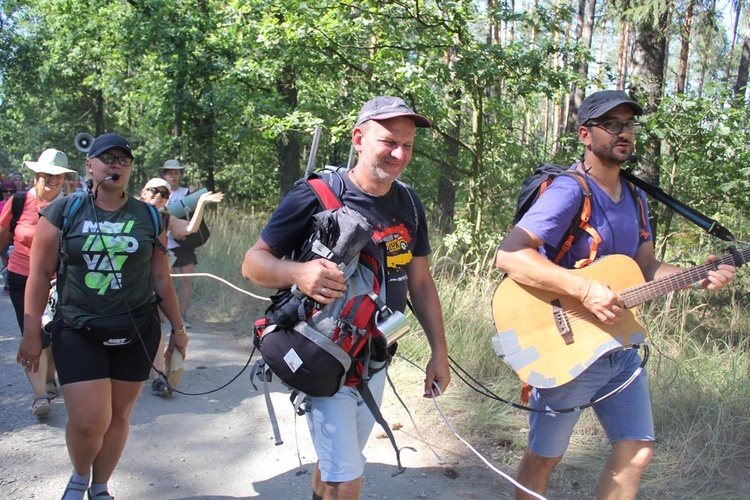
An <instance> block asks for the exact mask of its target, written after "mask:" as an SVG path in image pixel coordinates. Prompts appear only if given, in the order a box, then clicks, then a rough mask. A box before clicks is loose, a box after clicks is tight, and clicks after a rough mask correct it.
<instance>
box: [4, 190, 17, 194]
mask: <svg viewBox="0 0 750 500" xmlns="http://www.w3.org/2000/svg"><path fill="white" fill-rule="evenodd" d="M5 193H10V194H16V190H15V189H3V194H5Z"/></svg>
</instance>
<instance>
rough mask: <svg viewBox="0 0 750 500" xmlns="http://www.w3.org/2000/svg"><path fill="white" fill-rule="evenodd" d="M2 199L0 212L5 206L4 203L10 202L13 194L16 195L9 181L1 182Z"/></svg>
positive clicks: (14, 187) (13, 185) (13, 186)
mask: <svg viewBox="0 0 750 500" xmlns="http://www.w3.org/2000/svg"><path fill="white" fill-rule="evenodd" d="M2 190H3V199H2V200H0V212H2V210H3V206H5V202H7V201H8V200H10V199H11V198H12V197H13V195H14V194H16V185H15V184H14V183H13V182H11V181H3V183H2Z"/></svg>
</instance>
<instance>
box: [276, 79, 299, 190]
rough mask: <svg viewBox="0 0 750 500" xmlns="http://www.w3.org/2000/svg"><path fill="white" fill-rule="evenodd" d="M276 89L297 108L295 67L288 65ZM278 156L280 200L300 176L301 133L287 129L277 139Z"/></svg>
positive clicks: (289, 105) (290, 105) (286, 101)
mask: <svg viewBox="0 0 750 500" xmlns="http://www.w3.org/2000/svg"><path fill="white" fill-rule="evenodd" d="M276 90H277V91H278V92H279V95H280V96H281V99H282V100H283V101H284V104H285V108H286V109H287V110H288V111H291V110H294V109H296V108H297V77H296V74H295V72H294V68H292V67H290V66H289V65H287V66H286V67H285V68H284V71H283V72H282V73H281V74H280V75H279V77H278V79H277V81H276ZM276 157H277V158H278V160H279V177H278V178H279V200H281V199H282V198H283V197H284V196H285V195H286V194H287V193H288V192H289V191H291V189H292V187H293V186H294V183H295V181H297V179H299V178H300V158H301V147H300V140H299V133H298V132H297V131H296V130H286V131H285V132H284V133H283V134H282V135H281V136H279V137H278V138H277V139H276Z"/></svg>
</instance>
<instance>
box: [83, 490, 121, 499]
mask: <svg viewBox="0 0 750 500" xmlns="http://www.w3.org/2000/svg"><path fill="white" fill-rule="evenodd" d="M88 497H89V500H115V497H113V496H112V495H110V494H109V491H102V492H101V493H99V494H98V495H96V496H91V490H90V489H89V490H88Z"/></svg>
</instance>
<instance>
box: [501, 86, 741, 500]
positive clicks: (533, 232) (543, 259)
mask: <svg viewBox="0 0 750 500" xmlns="http://www.w3.org/2000/svg"><path fill="white" fill-rule="evenodd" d="M642 114H643V108H641V106H640V105H639V104H638V103H636V102H635V101H633V100H632V99H630V98H629V97H628V95H627V94H626V93H625V92H623V91H620V90H605V91H601V92H596V93H594V94H591V95H590V96H589V97H587V98H586V99H585V100H584V101H583V103H582V104H581V107H580V109H579V111H578V137H579V138H580V140H581V142H582V143H583V146H584V153H583V156H582V157H581V160H580V161H578V162H576V163H575V164H573V166H571V170H576V171H577V172H578V173H580V174H581V175H582V176H585V178H586V180H587V181H588V184H589V186H590V189H591V197H592V208H591V216H590V219H589V224H590V225H591V226H592V227H593V228H594V230H595V231H596V232H598V234H599V236H600V237H601V241H600V242H598V248H597V256H598V257H603V256H606V255H611V254H623V255H626V256H628V257H630V258H632V259H634V260H635V262H636V263H637V264H638V266H639V267H640V269H641V271H642V272H643V276H644V277H645V278H646V280H649V281H650V280H653V279H656V278H660V277H663V276H666V275H668V274H671V273H674V272H676V271H678V270H679V268H678V267H675V266H672V265H669V264H665V263H664V262H661V261H658V260H657V259H656V257H655V255H654V243H653V240H652V237H651V228H650V227H649V224H648V213H647V212H645V213H644V215H645V220H644V221H642V222H639V218H640V212H639V208H638V206H637V204H638V201H637V199H636V197H635V196H631V195H630V188H629V187H628V186H627V184H626V182H625V180H624V179H621V178H620V168H621V167H622V165H623V164H624V163H625V162H626V161H628V159H629V158H630V156H631V155H632V154H633V151H634V147H635V139H636V133H637V131H638V130H639V129H640V126H641V124H640V123H639V122H637V121H636V120H635V117H636V116H639V115H642ZM581 196H582V195H581V187H580V185H579V184H578V182H577V181H576V180H575V179H573V178H572V177H570V176H559V177H557V178H555V180H554V181H553V182H552V184H550V186H549V187H548V188H547V190H546V191H545V192H544V196H540V197H539V199H538V200H537V201H536V203H535V204H534V205H533V206H532V207H531V208H530V209H529V210H528V212H526V214H525V215H524V216H523V218H522V219H521V220H520V221H519V222H518V224H517V225H516V226H515V227H514V228H513V230H512V231H511V232H510V234H508V236H507V237H506V239H505V241H504V242H503V243H502V245H501V246H500V248H499V250H498V252H497V255H496V259H495V265H496V266H497V267H499V268H500V269H502V270H503V271H505V272H506V273H508V275H509V276H510V277H511V278H513V279H514V280H515V281H517V282H519V283H521V284H524V285H528V286H532V287H534V288H537V289H541V290H546V291H550V292H554V293H556V294H564V295H570V296H572V297H575V298H576V299H577V300H579V301H580V302H581V303H582V305H583V306H584V307H585V308H586V309H587V310H588V311H589V312H590V313H592V314H593V315H594V316H595V317H596V319H597V320H598V321H600V322H602V323H604V324H607V325H611V324H614V323H615V322H617V321H620V320H621V319H622V318H623V315H624V313H625V311H626V309H625V304H624V302H623V300H622V298H621V297H620V296H619V294H618V293H616V292H614V291H613V290H611V289H610V288H609V287H608V286H607V284H606V283H604V282H600V281H597V280H594V279H589V278H588V277H585V276H584V275H582V274H576V273H572V272H570V271H569V269H572V268H574V267H575V264H576V262H578V261H579V260H585V259H586V258H587V257H588V256H589V254H590V249H591V238H592V237H591V235H590V234H582V235H581V236H580V237H579V238H577V239H576V241H575V242H574V243H573V246H572V247H571V248H570V250H568V252H567V253H566V254H565V256H564V258H563V259H562V260H561V262H560V265H559V266H558V265H556V264H554V263H553V262H552V261H551V260H548V258H550V257H549V255H550V254H551V252H554V251H555V249H556V248H558V245H559V244H560V243H561V241H562V239H563V237H564V235H565V234H566V233H567V231H568V229H569V228H570V227H571V225H572V224H573V220H574V217H576V214H577V213H578V209H579V207H580V203H581ZM636 196H638V197H640V199H641V203H643V204H644V206H645V196H644V194H643V193H642V192H640V190H637V191H636ZM709 259H715V257H713V256H709ZM733 277H734V267H732V266H727V265H724V264H722V265H719V266H718V268H717V270H715V271H711V272H709V276H708V278H706V279H704V280H701V281H699V282H697V283H695V286H696V287H699V288H705V289H708V290H718V289H719V288H721V287H723V286H725V285H726V284H727V283H729V281H731V280H732V278H733ZM585 333H586V332H582V334H585ZM639 366H641V358H640V355H639V354H638V351H637V350H635V349H628V350H620V351H615V352H609V353H607V354H604V355H603V356H601V357H600V358H599V359H598V360H596V361H595V362H593V364H591V365H590V366H589V367H588V368H587V369H586V370H584V371H583V372H582V373H581V374H580V375H578V376H577V377H575V378H574V379H573V380H572V381H570V382H568V383H567V384H563V385H559V386H557V387H552V388H546V389H540V388H534V389H533V391H532V393H531V399H530V406H531V407H532V408H533V409H535V410H539V412H531V413H530V416H529V423H530V429H529V446H528V448H527V450H526V452H525V454H524V456H523V459H522V460H521V463H520V465H519V467H518V473H517V475H518V480H519V482H520V483H521V484H523V485H524V486H525V487H527V488H529V489H531V490H533V491H536V492H538V493H544V492H545V491H546V489H547V482H548V480H549V477H550V474H551V473H552V471H553V469H554V468H555V466H556V465H557V464H558V463H559V462H560V461H561V460H562V458H563V454H564V453H565V451H566V449H567V447H568V443H569V441H570V436H571V434H572V432H573V427H574V426H575V424H576V422H577V421H578V418H579V417H580V412H579V411H576V412H567V413H556V414H553V413H544V410H548V409H555V410H562V409H567V408H575V407H579V406H582V405H585V404H587V403H589V402H591V401H593V400H596V399H599V398H601V397H602V396H604V395H606V394H609V393H610V392H612V391H615V390H616V389H617V388H618V387H620V386H622V385H623V383H624V382H625V381H627V380H628V379H629V378H630V377H631V376H632V375H634V374H635V372H636V370H637V369H638V368H639ZM593 409H594V412H595V413H596V416H597V417H598V419H599V422H600V423H601V425H602V427H603V428H604V430H605V431H606V434H607V438H608V439H609V442H610V443H611V444H612V452H611V454H610V456H609V459H608V460H607V462H606V464H605V467H604V470H603V471H602V474H601V476H600V479H599V485H598V489H597V492H596V497H597V498H600V499H601V498H618V499H628V498H635V497H636V495H637V493H638V486H639V484H640V480H641V475H642V473H643V471H644V470H645V468H646V466H647V465H648V463H649V462H650V460H651V457H652V454H653V448H652V442H653V441H654V439H655V433H654V423H653V417H652V415H651V401H650V398H649V393H648V381H647V377H646V373H645V371H642V372H641V373H640V374H639V375H638V376H637V377H636V378H635V380H634V381H633V382H632V383H630V384H629V385H627V386H626V387H625V388H624V389H623V390H622V391H620V392H618V393H617V394H616V395H615V396H613V397H611V398H609V399H606V400H605V401H603V402H601V403H599V404H596V405H595V406H594V407H593ZM516 498H532V497H531V496H530V495H528V494H527V493H525V492H523V491H521V490H520V489H519V490H517V493H516Z"/></svg>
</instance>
